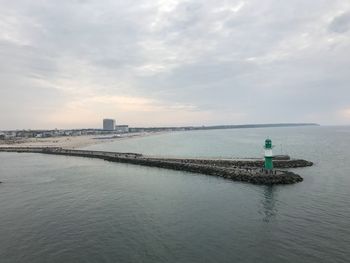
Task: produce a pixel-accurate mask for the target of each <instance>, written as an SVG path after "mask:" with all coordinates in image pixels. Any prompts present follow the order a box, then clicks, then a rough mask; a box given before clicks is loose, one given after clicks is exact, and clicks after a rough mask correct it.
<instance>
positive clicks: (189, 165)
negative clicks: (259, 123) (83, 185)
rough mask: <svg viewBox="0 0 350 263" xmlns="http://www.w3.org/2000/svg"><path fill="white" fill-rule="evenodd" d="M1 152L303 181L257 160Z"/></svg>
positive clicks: (290, 164)
mask: <svg viewBox="0 0 350 263" xmlns="http://www.w3.org/2000/svg"><path fill="white" fill-rule="evenodd" d="M0 152H19V153H42V154H54V155H66V156H78V157H88V158H98V159H103V160H106V161H110V162H119V163H129V164H135V165H143V166H149V167H157V168H163V169H171V170H178V171H186V172H191V173H200V174H205V175H211V176H218V177H222V178H225V179H230V180H233V181H242V182H248V183H253V184H265V185H273V184H293V183H297V182H301V181H303V178H302V177H301V176H300V175H297V174H295V173H293V172H290V171H284V170H279V169H278V170H277V169H275V170H273V171H267V170H265V169H263V168H262V167H263V160H259V159H240V160H238V159H194V158H160V157H151V156H144V155H142V154H137V153H118V152H104V151H89V150H71V149H63V148H55V147H52V148H49V147H45V148H40V147H3V148H0ZM274 164H275V167H277V168H296V167H305V166H311V165H312V162H309V161H306V160H301V159H300V160H299V159H298V160H293V159H291V160H276V161H274Z"/></svg>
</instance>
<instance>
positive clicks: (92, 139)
mask: <svg viewBox="0 0 350 263" xmlns="http://www.w3.org/2000/svg"><path fill="white" fill-rule="evenodd" d="M164 133H166V132H164V131H162V132H143V133H126V134H121V135H120V137H111V136H110V135H109V136H106V135H81V136H60V137H50V138H18V139H14V140H0V147H13V148H17V147H50V148H51V147H61V148H69V149H79V148H85V147H88V146H92V145H96V144H103V143H111V142H115V141H119V140H130V139H133V138H141V137H147V136H153V135H160V134H164Z"/></svg>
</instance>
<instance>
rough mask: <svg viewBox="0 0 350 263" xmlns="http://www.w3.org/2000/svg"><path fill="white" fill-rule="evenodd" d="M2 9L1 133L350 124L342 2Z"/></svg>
mask: <svg viewBox="0 0 350 263" xmlns="http://www.w3.org/2000/svg"><path fill="white" fill-rule="evenodd" d="M0 4H1V8H0V61H1V63H0V129H39V128H41V129H42V128H47V129H50V128H88V127H89V128H99V127H101V125H102V119H103V118H114V119H116V120H117V124H129V125H130V126H170V125H179V126H180V125H217V124H245V123H279V122H317V123H320V124H323V125H349V124H350V85H349V84H350V1H345V0H332V1H329V0H292V1H281V0H264V1H261V0H231V1H226V0H205V1H204V0H202V1H197V0H186V1H182V0H179V1H175V0H149V1H146V0H139V1H132V0H130V1H125V0H121V1H118V0H91V1H90V0H60V1H45V0H30V1H25V0H16V1H8V0H0Z"/></svg>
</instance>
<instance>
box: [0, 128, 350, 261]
mask: <svg viewBox="0 0 350 263" xmlns="http://www.w3.org/2000/svg"><path fill="white" fill-rule="evenodd" d="M267 136H269V137H270V138H271V139H272V140H273V142H274V143H275V145H276V147H275V151H276V152H277V153H288V154H290V155H292V156H294V157H300V158H305V159H308V160H311V161H314V162H315V165H314V166H313V167H309V168H302V169H297V170H295V171H297V172H298V173H299V174H301V175H302V176H303V177H304V182H302V183H299V184H295V185H288V186H274V187H268V186H256V185H250V184H246V183H237V182H231V181H229V180H224V179H221V178H215V177H210V176H205V175H198V174H191V173H184V172H179V171H169V170H162V169H157V168H149V167H140V166H133V165H127V164H118V163H108V162H105V161H102V160H94V159H84V158H74V157H64V156H46V155H39V154H16V153H0V181H3V182H4V183H3V184H1V185H0V262H2V263H6V262H39V263H40V262H263V263H264V262H266V263H271V262H279V263H280V262H293V263H294V262H349V261H350V127H304V128H274V129H244V130H243V129H242V130H216V131H196V132H178V133H170V134H162V135H156V136H149V137H144V138H134V139H130V140H123V141H119V142H114V143H109V144H101V145H95V146H93V147H89V148H90V149H99V150H114V151H132V152H140V153H147V154H153V155H166V156H169V155H170V156H195V157H198V156H214V157H218V156H221V157H232V156H235V157H237V156H239V157H252V156H255V157H258V156H261V154H262V144H263V141H264V139H265V138H266V137H267Z"/></svg>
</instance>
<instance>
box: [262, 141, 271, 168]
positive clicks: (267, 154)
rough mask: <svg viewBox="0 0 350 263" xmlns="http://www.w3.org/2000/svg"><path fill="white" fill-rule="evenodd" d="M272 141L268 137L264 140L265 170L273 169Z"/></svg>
mask: <svg viewBox="0 0 350 263" xmlns="http://www.w3.org/2000/svg"><path fill="white" fill-rule="evenodd" d="M272 147H273V146H272V141H271V140H270V139H266V140H265V146H264V149H265V169H266V170H272V169H273V163H272V157H273V155H272Z"/></svg>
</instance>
